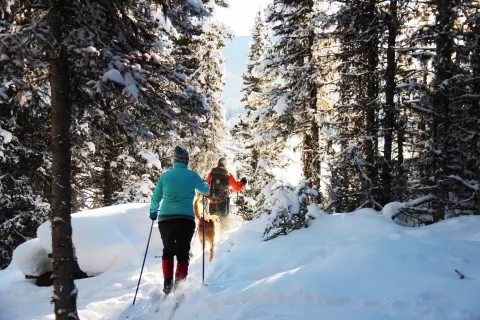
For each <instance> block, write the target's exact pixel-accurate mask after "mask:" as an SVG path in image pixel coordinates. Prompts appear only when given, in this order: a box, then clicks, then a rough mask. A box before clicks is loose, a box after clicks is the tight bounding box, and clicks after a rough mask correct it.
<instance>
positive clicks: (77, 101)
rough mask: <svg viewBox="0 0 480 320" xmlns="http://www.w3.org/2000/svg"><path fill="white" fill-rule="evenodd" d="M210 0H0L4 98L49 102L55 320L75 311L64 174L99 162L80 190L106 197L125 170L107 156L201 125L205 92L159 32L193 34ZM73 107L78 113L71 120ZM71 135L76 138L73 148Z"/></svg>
mask: <svg viewBox="0 0 480 320" xmlns="http://www.w3.org/2000/svg"><path fill="white" fill-rule="evenodd" d="M218 2H219V3H222V2H223V1H218ZM212 5H213V2H212V3H209V4H208V6H212ZM208 6H205V5H203V4H199V3H197V2H190V1H179V2H175V3H170V2H164V1H162V2H161V3H160V4H158V2H156V1H146V2H141V3H139V2H135V1H124V2H122V3H121V4H116V3H112V2H94V3H90V4H89V5H81V4H80V3H77V2H75V1H62V0H59V1H53V0H52V1H40V2H38V3H36V4H35V5H34V6H31V5H30V3H25V2H14V3H13V4H11V3H6V4H5V3H4V4H2V7H1V10H2V11H1V13H2V17H3V18H4V19H5V20H2V29H1V32H2V35H1V38H0V41H1V47H0V54H1V57H2V66H1V68H2V69H3V70H7V71H8V72H7V73H2V74H1V76H0V77H1V82H2V84H3V85H4V86H3V87H2V91H1V94H0V96H1V99H2V100H3V101H8V102H9V103H11V102H14V101H15V100H14V99H12V98H13V96H12V95H14V94H16V95H17V96H20V97H21V96H23V97H27V99H29V98H30V97H37V96H39V97H41V98H43V99H45V100H47V101H48V100H50V106H51V108H52V109H51V110H52V123H51V130H52V140H53V141H52V145H51V147H52V154H53V159H52V163H53V164H54V165H53V168H54V170H53V171H52V178H53V180H54V181H55V182H56V183H53V184H52V192H53V195H52V197H53V199H52V211H53V215H52V216H53V217H52V240H53V241H52V247H53V259H54V283H55V293H56V294H55V297H54V299H53V300H54V302H55V312H56V317H57V319H59V318H65V319H66V318H68V317H76V307H75V298H76V289H75V286H74V283H73V277H72V273H71V270H72V268H70V265H71V264H72V263H73V251H72V239H71V225H70V213H71V211H72V207H71V203H72V195H71V182H72V181H76V179H83V178H84V176H85V174H86V173H87V172H88V171H89V170H90V169H91V168H95V170H98V168H102V169H101V172H102V173H101V174H96V175H95V174H93V175H92V178H93V179H94V180H93V181H91V182H95V183H92V184H90V185H89V186H87V185H88V183H87V182H86V183H85V185H84V186H82V187H83V188H85V189H83V190H79V189H78V190H77V192H82V191H85V190H87V191H89V190H95V189H97V188H98V186H100V189H101V190H102V196H103V203H109V201H111V199H109V198H111V197H112V196H113V194H114V190H115V188H119V190H121V189H120V188H121V184H116V185H115V181H114V180H113V179H114V178H115V174H118V173H124V172H122V171H117V172H114V171H113V170H112V168H118V166H117V167H116V166H114V165H113V166H112V164H113V162H114V161H112V159H117V160H118V158H119V157H121V156H122V155H124V154H127V155H128V156H127V157H126V158H129V156H130V155H133V156H134V157H137V159H138V158H140V159H141V158H144V159H145V162H146V166H147V168H148V166H149V164H152V161H153V162H154V163H155V162H157V161H156V160H159V159H153V160H152V159H151V155H152V153H149V151H151V150H149V149H147V148H148V147H151V146H153V145H158V143H156V141H158V140H156V139H161V138H163V137H164V136H167V135H168V132H171V131H172V130H175V129H176V128H178V127H180V126H182V125H183V126H191V127H197V126H198V123H197V121H196V118H197V117H199V116H201V115H205V114H207V113H208V110H207V109H206V108H205V107H206V106H205V104H204V103H202V95H201V93H200V92H198V91H196V90H195V89H194V88H191V87H190V86H188V85H187V84H186V83H185V76H184V74H182V72H181V70H179V69H177V67H176V63H175V61H174V59H173V58H172V57H171V55H170V53H169V52H168V51H166V50H164V49H165V45H164V44H162V42H161V39H162V38H163V39H168V38H169V37H170V38H171V37H176V36H178V34H179V33H183V34H186V33H189V32H191V30H193V29H194V28H195V23H193V22H192V21H193V20H195V18H196V17H202V16H206V15H209V14H210V12H211V9H210V8H209V7H208ZM167 41H168V40H167ZM59 44H60V45H59ZM41 88H46V90H44V91H40V89H41ZM49 90H50V92H51V97H49V94H48V91H49ZM37 92H40V93H38V94H37ZM49 98H50V99H49ZM22 99H24V98H22ZM20 100H21V99H20ZM36 103H38V101H37V102H36ZM37 110H40V109H37ZM42 111H43V110H42ZM46 114H47V115H49V113H48V111H46ZM71 115H73V116H74V119H75V121H74V122H73V123H72V126H70V123H71V121H70V119H71ZM42 117H45V116H44V114H42V115H35V114H34V115H33V118H29V119H28V121H38V119H41V118H42ZM45 118H48V116H47V117H45ZM77 125H78V127H77ZM106 126H108V129H107V130H104V129H105V127H106ZM85 128H86V129H87V130H84V129H85ZM70 132H72V135H70ZM82 135H88V136H89V137H91V138H92V140H91V141H88V142H91V143H88V144H86V147H87V149H89V150H93V149H94V148H93V147H95V149H96V150H97V151H98V152H91V154H93V155H95V156H98V158H94V161H92V162H90V161H89V160H88V158H89V157H91V155H88V154H87V155H85V153H84V152H85V149H86V148H85V140H82V139H81V136H82ZM118 137H121V140H119V139H117V138H118ZM102 139H103V140H102ZM71 141H72V142H74V143H75V144H74V145H72V146H71V143H70V142H71ZM102 141H106V143H101V142H102ZM99 142H100V143H99ZM117 144H123V145H124V147H121V148H119V147H118V145H117ZM70 155H72V158H73V159H71V157H70ZM131 158H133V157H131ZM72 160H73V161H74V162H75V163H82V165H80V166H79V168H80V169H83V171H79V172H74V179H73V180H72V177H71V172H70V164H71V161H72ZM97 164H100V166H96V165H97ZM124 168H125V167H124ZM109 171H112V172H109ZM140 171H142V170H140ZM137 172H138V171H137ZM140 173H141V174H142V172H140ZM143 173H144V172H143ZM100 176H101V178H99V177H100ZM117 177H118V176H117ZM95 179H98V180H95ZM120 179H121V177H120ZM117 181H118V180H117ZM97 183H98V184H97ZM95 200H97V199H95ZM62 288H63V290H61V289H62Z"/></svg>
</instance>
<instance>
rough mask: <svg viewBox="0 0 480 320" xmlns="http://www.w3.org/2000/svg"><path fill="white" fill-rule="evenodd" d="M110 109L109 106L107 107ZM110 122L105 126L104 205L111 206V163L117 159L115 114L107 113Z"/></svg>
mask: <svg viewBox="0 0 480 320" xmlns="http://www.w3.org/2000/svg"><path fill="white" fill-rule="evenodd" d="M106 110H108V108H107V109H106ZM107 116H108V124H107V126H106V128H105V147H106V150H105V159H104V162H103V205H104V206H110V205H112V204H113V189H114V187H113V173H112V166H111V163H112V161H114V159H115V150H114V148H115V146H114V141H113V134H114V128H115V120H114V118H113V115H111V114H107Z"/></svg>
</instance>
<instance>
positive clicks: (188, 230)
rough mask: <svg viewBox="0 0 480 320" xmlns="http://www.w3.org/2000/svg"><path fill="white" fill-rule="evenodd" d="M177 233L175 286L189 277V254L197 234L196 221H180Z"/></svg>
mask: <svg viewBox="0 0 480 320" xmlns="http://www.w3.org/2000/svg"><path fill="white" fill-rule="evenodd" d="M176 231H177V232H176V237H175V244H176V252H177V270H176V271H175V285H176V284H177V283H178V282H179V281H181V280H184V279H185V278H186V277H187V275H188V265H189V263H190V255H189V253H190V246H191V243H192V238H193V234H194V233H195V221H193V220H189V219H178V221H177V228H176Z"/></svg>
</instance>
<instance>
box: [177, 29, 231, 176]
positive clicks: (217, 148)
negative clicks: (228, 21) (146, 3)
mask: <svg viewBox="0 0 480 320" xmlns="http://www.w3.org/2000/svg"><path fill="white" fill-rule="evenodd" d="M232 36H233V35H232V34H230V33H229V31H228V30H227V28H226V27H225V26H224V25H223V24H221V23H218V22H212V21H208V20H206V21H204V22H203V23H202V24H201V28H198V29H197V35H196V36H194V37H192V38H191V39H185V38H184V39H181V41H180V42H178V43H177V47H176V55H177V56H178V58H179V61H180V62H181V63H182V66H183V67H184V68H185V72H186V74H187V76H188V80H187V82H188V83H189V84H190V85H191V86H193V87H194V88H196V89H197V90H198V91H199V92H201V93H202V94H203V95H204V97H205V103H206V105H207V106H208V109H209V110H210V113H209V115H208V117H204V118H203V119H202V120H201V123H202V125H201V130H196V131H191V132H190V134H180V136H179V141H181V143H182V144H184V145H185V146H187V147H188V148H189V149H190V150H191V151H192V152H191V157H192V161H191V162H192V165H193V167H192V168H193V169H195V170H196V171H198V172H199V173H200V174H201V175H202V176H206V175H207V174H208V172H209V171H210V169H211V168H212V167H213V166H215V165H216V163H217V160H218V158H219V155H221V154H224V153H225V151H224V150H222V148H221V142H222V140H223V139H225V137H226V136H228V130H227V123H226V118H225V108H224V105H223V102H222V100H221V95H222V92H223V88H224V86H225V84H226V83H225V63H226V59H225V57H224V56H223V54H222V52H221V50H222V49H223V48H224V47H225V46H226V39H231V38H232ZM199 129H200V128H199Z"/></svg>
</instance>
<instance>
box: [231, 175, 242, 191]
mask: <svg viewBox="0 0 480 320" xmlns="http://www.w3.org/2000/svg"><path fill="white" fill-rule="evenodd" d="M228 183H229V184H230V186H231V187H232V188H233V190H235V191H240V190H242V189H243V187H244V186H245V184H244V183H243V182H242V181H240V182H237V180H235V178H234V177H233V175H232V174H231V173H230V174H229V177H228Z"/></svg>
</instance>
